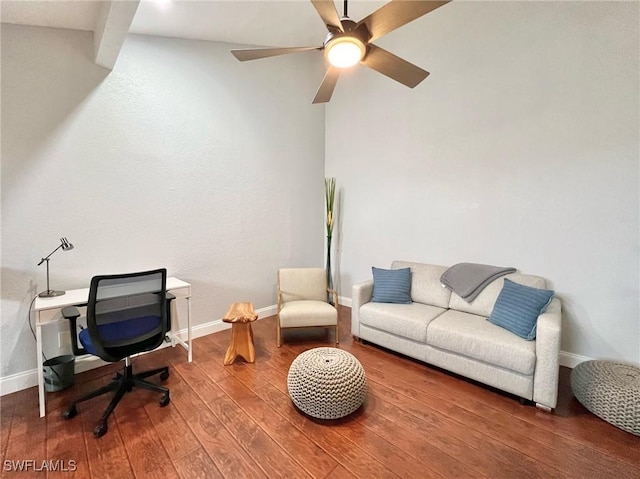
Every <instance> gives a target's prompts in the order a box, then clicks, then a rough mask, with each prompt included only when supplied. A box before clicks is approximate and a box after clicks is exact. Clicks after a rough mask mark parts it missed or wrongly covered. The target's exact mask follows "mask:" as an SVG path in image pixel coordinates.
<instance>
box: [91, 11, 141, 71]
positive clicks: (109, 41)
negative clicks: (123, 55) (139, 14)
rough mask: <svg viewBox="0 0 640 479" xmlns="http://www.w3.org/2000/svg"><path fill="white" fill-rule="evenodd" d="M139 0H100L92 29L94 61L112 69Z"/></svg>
mask: <svg viewBox="0 0 640 479" xmlns="http://www.w3.org/2000/svg"><path fill="white" fill-rule="evenodd" d="M139 3H140V0H131V1H117V0H115V1H105V2H102V6H101V8H100V14H99V15H98V19H97V21H96V27H95V29H94V31H93V52H94V61H95V62H96V63H97V64H98V65H101V66H103V67H105V68H108V69H109V70H113V67H114V65H115V64H116V60H117V59H118V55H119V54H120V49H121V48H122V44H123V43H124V39H125V38H126V36H127V33H128V32H129V27H130V26H131V22H132V21H133V17H134V16H135V14H136V10H137V9H138V4H139Z"/></svg>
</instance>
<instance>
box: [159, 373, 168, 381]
mask: <svg viewBox="0 0 640 479" xmlns="http://www.w3.org/2000/svg"><path fill="white" fill-rule="evenodd" d="M167 379H169V371H166V372H164V373H162V374H160V381H166V380H167Z"/></svg>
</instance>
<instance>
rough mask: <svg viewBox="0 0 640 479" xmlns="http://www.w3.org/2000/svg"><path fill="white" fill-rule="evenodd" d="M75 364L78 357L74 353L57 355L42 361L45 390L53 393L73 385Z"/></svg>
mask: <svg viewBox="0 0 640 479" xmlns="http://www.w3.org/2000/svg"><path fill="white" fill-rule="evenodd" d="M75 365H76V358H75V356H74V355H73V354H67V355H65V356H56V357H55V358H51V359H47V360H46V361H45V362H44V363H42V374H43V375H44V389H45V391H47V392H49V393H51V392H55V391H62V390H63V389H66V388H68V387H70V386H73V377H74V375H75V373H76V368H75Z"/></svg>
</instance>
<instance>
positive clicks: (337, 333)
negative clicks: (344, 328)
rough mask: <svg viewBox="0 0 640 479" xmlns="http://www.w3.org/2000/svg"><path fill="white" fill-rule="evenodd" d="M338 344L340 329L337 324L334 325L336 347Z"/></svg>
mask: <svg viewBox="0 0 640 479" xmlns="http://www.w3.org/2000/svg"><path fill="white" fill-rule="evenodd" d="M338 344H340V328H339V324H336V345H338Z"/></svg>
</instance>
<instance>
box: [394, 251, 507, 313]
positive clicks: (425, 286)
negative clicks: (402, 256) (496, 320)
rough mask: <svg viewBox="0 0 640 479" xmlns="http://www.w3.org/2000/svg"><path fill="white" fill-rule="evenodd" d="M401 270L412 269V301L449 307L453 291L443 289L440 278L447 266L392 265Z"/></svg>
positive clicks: (402, 263) (409, 263)
mask: <svg viewBox="0 0 640 479" xmlns="http://www.w3.org/2000/svg"><path fill="white" fill-rule="evenodd" d="M400 268H411V301H415V302H417V303H423V304H430V305H432V306H438V307H439V308H448V307H449V299H450V297H451V291H449V290H448V289H447V288H443V287H442V285H441V283H440V276H442V273H444V272H445V271H446V270H447V266H438V265H433V264H424V263H412V262H410V261H394V262H393V263H392V264H391V269H400ZM496 297H497V295H496ZM489 312H491V311H489ZM487 316H488V314H487Z"/></svg>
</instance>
